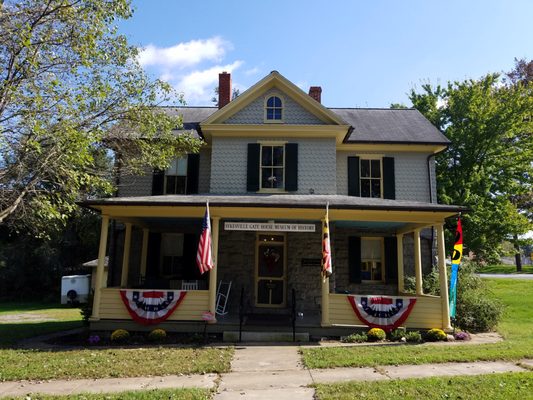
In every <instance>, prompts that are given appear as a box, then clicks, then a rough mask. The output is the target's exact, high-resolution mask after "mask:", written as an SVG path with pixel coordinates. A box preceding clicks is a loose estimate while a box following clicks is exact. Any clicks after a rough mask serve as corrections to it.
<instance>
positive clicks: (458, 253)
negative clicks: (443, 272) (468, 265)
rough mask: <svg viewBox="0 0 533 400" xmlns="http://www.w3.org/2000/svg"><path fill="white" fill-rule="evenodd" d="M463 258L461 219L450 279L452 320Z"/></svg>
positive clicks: (459, 220) (454, 247) (458, 220)
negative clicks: (458, 275)
mask: <svg viewBox="0 0 533 400" xmlns="http://www.w3.org/2000/svg"><path fill="white" fill-rule="evenodd" d="M462 257H463V227H462V225H461V217H459V218H458V219H457V230H456V232H455V245H454V246H453V254H452V274H451V277H450V318H455V306H456V303H457V273H458V271H459V264H461V258H462Z"/></svg>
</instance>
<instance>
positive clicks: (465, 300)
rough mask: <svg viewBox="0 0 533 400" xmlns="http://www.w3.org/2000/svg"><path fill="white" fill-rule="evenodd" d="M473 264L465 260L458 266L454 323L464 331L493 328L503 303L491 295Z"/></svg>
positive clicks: (500, 314) (499, 317)
mask: <svg viewBox="0 0 533 400" xmlns="http://www.w3.org/2000/svg"><path fill="white" fill-rule="evenodd" d="M475 267H476V266H475V264H473V263H470V262H465V263H464V264H461V266H460V267H459V276H458V280H457V305H456V312H455V321H454V322H455V325H456V326H458V327H459V328H461V329H462V330H465V331H470V332H487V331H491V330H493V329H494V328H495V327H496V325H497V324H498V322H499V321H500V319H501V317H502V314H503V305H502V304H501V303H500V302H499V301H498V300H496V299H495V298H494V297H493V296H491V292H490V291H489V290H488V288H487V286H486V284H485V282H483V280H482V279H481V278H480V277H479V276H477V275H476V274H475V273H474V272H475Z"/></svg>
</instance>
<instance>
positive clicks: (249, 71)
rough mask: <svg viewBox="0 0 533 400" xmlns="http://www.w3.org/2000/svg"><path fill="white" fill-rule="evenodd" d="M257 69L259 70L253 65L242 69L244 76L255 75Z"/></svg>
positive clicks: (257, 71)
mask: <svg viewBox="0 0 533 400" xmlns="http://www.w3.org/2000/svg"><path fill="white" fill-rule="evenodd" d="M259 71H260V70H259V68H257V67H253V68H250V69H247V70H246V71H244V75H246V76H251V75H257V74H258V73H259Z"/></svg>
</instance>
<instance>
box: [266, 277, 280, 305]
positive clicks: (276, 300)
mask: <svg viewBox="0 0 533 400" xmlns="http://www.w3.org/2000/svg"><path fill="white" fill-rule="evenodd" d="M268 287H269V289H270V291H271V303H270V304H282V303H283V281H270V284H269V285H268Z"/></svg>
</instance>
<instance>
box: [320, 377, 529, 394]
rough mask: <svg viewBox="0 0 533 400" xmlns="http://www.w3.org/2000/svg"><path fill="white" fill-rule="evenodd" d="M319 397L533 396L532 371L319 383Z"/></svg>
mask: <svg viewBox="0 0 533 400" xmlns="http://www.w3.org/2000/svg"><path fill="white" fill-rule="evenodd" d="M316 397H317V399H318V400H352V399H365V400H383V399H387V400H410V399H412V400H418V399H425V400H442V399H461V400H468V399H471V400H479V399H491V400H496V399H501V400H508V399H521V400H522V399H523V400H526V399H533V372H523V373H522V372H520V373H506V374H492V375H478V376H461V377H438V378H421V379H405V380H391V381H378V382H349V383H342V384H329V385H321V384H320V385H316Z"/></svg>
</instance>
